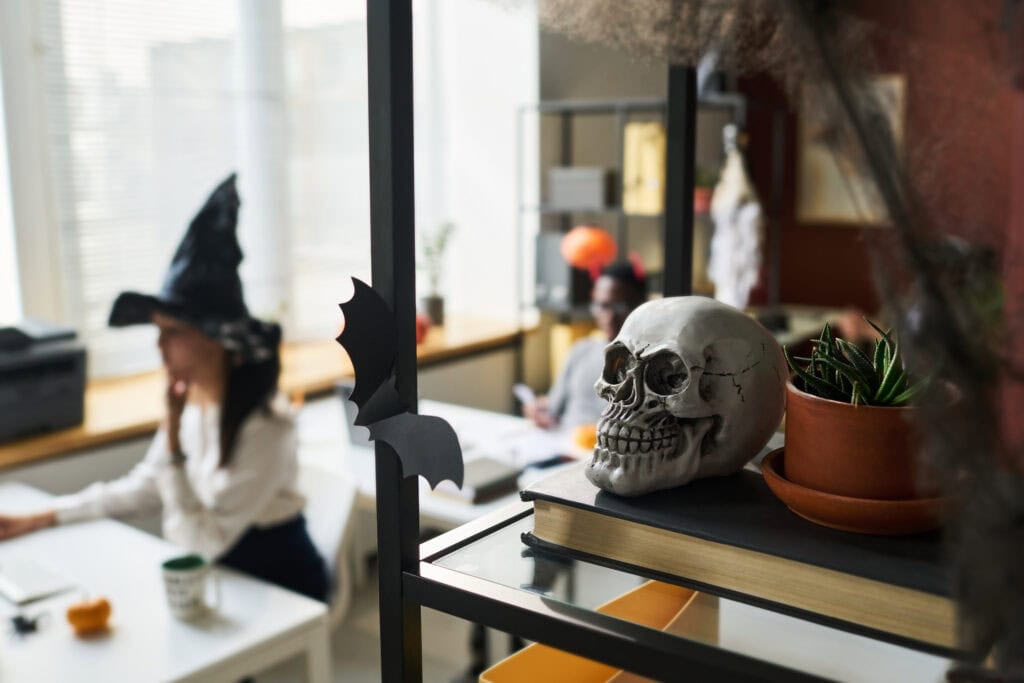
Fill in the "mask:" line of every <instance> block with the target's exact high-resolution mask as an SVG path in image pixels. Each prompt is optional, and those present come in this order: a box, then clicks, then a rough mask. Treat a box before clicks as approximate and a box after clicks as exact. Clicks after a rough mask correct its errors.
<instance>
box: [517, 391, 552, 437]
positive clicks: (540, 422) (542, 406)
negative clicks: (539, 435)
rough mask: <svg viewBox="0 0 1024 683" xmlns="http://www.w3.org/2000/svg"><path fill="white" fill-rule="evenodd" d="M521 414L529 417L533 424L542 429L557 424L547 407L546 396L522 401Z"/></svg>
mask: <svg viewBox="0 0 1024 683" xmlns="http://www.w3.org/2000/svg"><path fill="white" fill-rule="evenodd" d="M523 416H524V417H528V418H530V419H531V420H533V423H534V424H535V425H537V426H538V427H541V428H543V429H551V428H552V427H554V426H555V425H556V424H558V421H557V420H555V417H554V416H553V415H552V414H551V409H550V408H549V407H548V397H547V396H540V397H538V398H537V400H535V401H532V402H530V403H524V404H523Z"/></svg>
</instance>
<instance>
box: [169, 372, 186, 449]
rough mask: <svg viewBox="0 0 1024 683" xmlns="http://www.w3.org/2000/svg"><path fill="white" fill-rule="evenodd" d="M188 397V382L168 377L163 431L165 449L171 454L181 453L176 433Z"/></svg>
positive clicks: (178, 429)
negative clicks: (165, 435) (164, 432)
mask: <svg viewBox="0 0 1024 683" xmlns="http://www.w3.org/2000/svg"><path fill="white" fill-rule="evenodd" d="M187 397H188V382H186V381H185V380H183V379H177V378H175V377H169V378H168V380H167V397H166V398H167V417H166V419H165V420H164V429H165V430H166V432H167V449H168V450H169V451H170V452H171V453H172V454H177V453H180V452H181V442H180V441H179V440H178V433H179V432H180V430H181V413H182V412H183V411H184V410H185V399H186V398H187Z"/></svg>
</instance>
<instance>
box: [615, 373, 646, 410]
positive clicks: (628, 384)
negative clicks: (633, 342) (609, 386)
mask: <svg viewBox="0 0 1024 683" xmlns="http://www.w3.org/2000/svg"><path fill="white" fill-rule="evenodd" d="M643 377H644V373H643V364H642V363H641V364H638V365H637V366H636V367H634V368H633V369H631V370H630V371H629V374H628V375H627V376H626V381H624V382H623V383H622V384H620V385H619V386H618V388H617V389H616V390H615V399H614V400H615V402H616V403H619V404H622V405H623V406H625V407H626V408H628V409H630V410H635V409H637V408H639V407H640V405H641V404H642V403H643V402H644V382H643Z"/></svg>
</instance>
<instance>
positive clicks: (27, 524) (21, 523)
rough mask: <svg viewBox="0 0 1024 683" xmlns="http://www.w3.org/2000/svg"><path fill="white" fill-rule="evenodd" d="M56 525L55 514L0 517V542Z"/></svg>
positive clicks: (44, 513)
mask: <svg viewBox="0 0 1024 683" xmlns="http://www.w3.org/2000/svg"><path fill="white" fill-rule="evenodd" d="M56 523H57V513H56V512H53V511H50V512H40V513H38V514H35V515H0V541H4V540H7V539H8V538H14V537H15V536H21V535H22V534H27V533H29V532H30V531H35V530H37V529H45V528H46V527H48V526H54V525H55V524H56Z"/></svg>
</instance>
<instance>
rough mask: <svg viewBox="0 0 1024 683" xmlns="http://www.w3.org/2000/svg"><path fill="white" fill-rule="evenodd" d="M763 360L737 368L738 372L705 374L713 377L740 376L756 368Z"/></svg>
mask: <svg viewBox="0 0 1024 683" xmlns="http://www.w3.org/2000/svg"><path fill="white" fill-rule="evenodd" d="M761 360H763V359H761ZM761 360H756V361H754V362H753V363H751V364H750V365H748V366H747V367H745V368H743V369H742V370H737V371H736V372H705V373H704V374H705V375H708V376H711V377H739V376H740V375H743V374H746V373H748V372H750V371H751V370H753V369H754V368H756V367H757V366H758V365H760V364H761Z"/></svg>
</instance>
